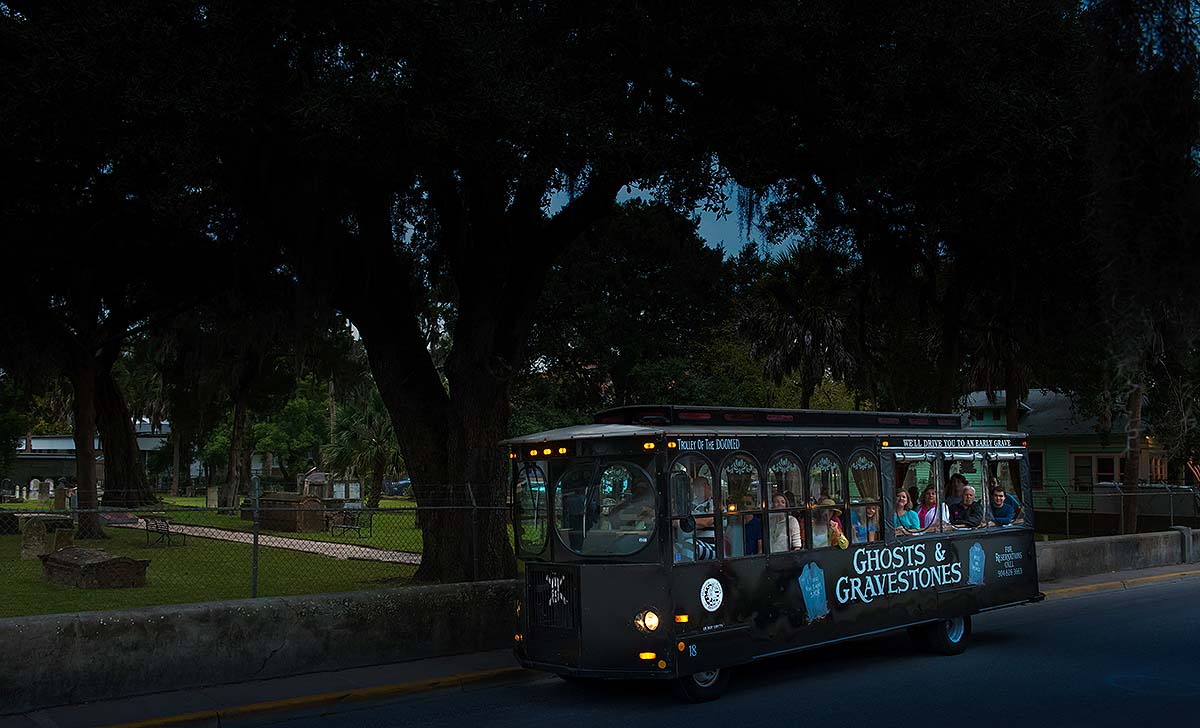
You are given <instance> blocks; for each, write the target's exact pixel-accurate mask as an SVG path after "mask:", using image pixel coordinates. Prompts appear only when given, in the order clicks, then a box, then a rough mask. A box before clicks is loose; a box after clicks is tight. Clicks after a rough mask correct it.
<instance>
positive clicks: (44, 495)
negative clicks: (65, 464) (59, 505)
mask: <svg viewBox="0 0 1200 728" xmlns="http://www.w3.org/2000/svg"><path fill="white" fill-rule="evenodd" d="M53 486H54V481H53V480H51V479H49V478H46V479H45V480H43V481H42V484H41V485H40V486H38V501H40V502H42V503H49V502H50V490H51V488H52V487H53Z"/></svg>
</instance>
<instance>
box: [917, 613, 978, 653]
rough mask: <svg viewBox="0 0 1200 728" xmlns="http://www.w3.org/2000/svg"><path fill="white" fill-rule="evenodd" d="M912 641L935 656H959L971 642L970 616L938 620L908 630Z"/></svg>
mask: <svg viewBox="0 0 1200 728" xmlns="http://www.w3.org/2000/svg"><path fill="white" fill-rule="evenodd" d="M908 634H909V636H910V637H912V639H913V641H914V642H916V643H917V645H918V646H919V647H920V648H921V649H923V650H925V651H926V652H932V653H934V654H937V655H961V654H962V653H963V651H964V650H966V649H967V643H968V642H970V641H971V616H970V615H963V616H961V617H951V618H950V619H939V620H938V621H936V622H930V623H928V624H919V625H917V626H915V627H909V628H908Z"/></svg>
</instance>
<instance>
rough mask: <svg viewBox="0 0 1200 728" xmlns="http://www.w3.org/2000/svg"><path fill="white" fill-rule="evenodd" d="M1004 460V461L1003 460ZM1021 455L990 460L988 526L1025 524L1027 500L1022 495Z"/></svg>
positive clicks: (991, 457) (991, 458)
mask: <svg viewBox="0 0 1200 728" xmlns="http://www.w3.org/2000/svg"><path fill="white" fill-rule="evenodd" d="M1001 458H1002V459H1001ZM1019 458H1020V456H1019V455H1015V456H1014V455H1013V454H1009V453H1005V454H1003V455H992V456H990V457H989V458H988V473H989V476H988V494H987V500H988V502H987V508H988V525H989V526H996V527H1003V526H1018V525H1024V524H1025V500H1024V497H1023V495H1022V493H1021V486H1022V483H1021V461H1020V459H1019Z"/></svg>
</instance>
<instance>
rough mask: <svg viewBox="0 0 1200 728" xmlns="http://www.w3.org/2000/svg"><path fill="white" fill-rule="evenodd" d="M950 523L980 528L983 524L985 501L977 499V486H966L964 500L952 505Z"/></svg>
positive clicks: (961, 526) (963, 493) (963, 492)
mask: <svg viewBox="0 0 1200 728" xmlns="http://www.w3.org/2000/svg"><path fill="white" fill-rule="evenodd" d="M950 523H951V524H953V525H955V526H957V527H959V528H979V527H980V526H982V525H983V501H977V500H975V486H973V485H968V486H964V487H963V489H962V502H961V503H957V504H955V505H952V506H950Z"/></svg>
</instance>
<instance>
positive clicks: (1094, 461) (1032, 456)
mask: <svg viewBox="0 0 1200 728" xmlns="http://www.w3.org/2000/svg"><path fill="white" fill-rule="evenodd" d="M967 409H968V415H969V417H970V421H969V426H970V427H986V428H993V429H994V428H1003V427H1004V426H1005V420H1006V417H1005V398H1004V393H1003V392H997V393H995V394H994V395H992V396H990V397H989V396H988V394H987V393H986V392H972V393H970V394H969V395H967ZM1017 409H1018V411H1019V413H1020V414H1019V417H1020V425H1019V429H1020V430H1021V431H1022V432H1025V433H1027V434H1028V435H1029V469H1030V474H1031V480H1032V481H1033V482H1032V487H1033V504H1034V509H1035V510H1036V511H1037V512H1038V513H1039V516H1040V517H1041V519H1040V520H1039V521H1038V524H1039V525H1038V530H1039V531H1042V530H1045V531H1052V532H1053V531H1062V528H1061V527H1056V526H1060V525H1061V520H1062V515H1063V514H1065V512H1066V511H1067V509H1068V503H1069V507H1070V510H1071V511H1072V512H1074V513H1077V514H1081V515H1082V514H1092V513H1096V514H1112V515H1115V514H1117V513H1119V512H1120V508H1119V501H1120V497H1121V496H1120V495H1119V494H1118V487H1117V486H1115V485H1112V484H1114V483H1120V482H1121V479H1122V476H1123V474H1124V472H1125V468H1126V467H1127V462H1126V457H1125V453H1126V447H1125V421H1126V420H1125V417H1124V416H1120V417H1116V418H1114V419H1113V423H1112V427H1111V428H1110V429H1107V430H1105V429H1104V428H1102V427H1101V426H1100V423H1099V421H1098V420H1097V419H1096V418H1094V417H1085V416H1082V415H1080V414H1079V413H1077V412H1075V411H1074V409H1073V407H1072V405H1071V400H1070V398H1069V397H1068V396H1067V395H1065V394H1060V393H1058V392H1053V391H1050V390H1048V389H1034V390H1030V392H1029V394H1028V395H1027V396H1026V397H1025V398H1024V399H1022V400H1021V402H1020V403H1019V404H1018V406H1017ZM1138 480H1139V481H1142V482H1149V483H1162V482H1165V481H1166V480H1167V453H1166V451H1164V450H1163V449H1162V448H1161V447H1159V446H1158V445H1157V443H1155V441H1154V438H1153V437H1151V436H1145V439H1144V440H1143V442H1142V448H1141V455H1140V457H1139V461H1138ZM1106 484H1107V485H1106ZM1042 512H1045V513H1044V514H1043V513H1042ZM1087 520H1088V521H1089V525H1092V524H1091V523H1090V519H1087ZM1079 525H1082V522H1080V524H1079ZM1043 526H1045V528H1043ZM1102 530H1109V529H1108V528H1107V527H1105V528H1103V529H1102Z"/></svg>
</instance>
